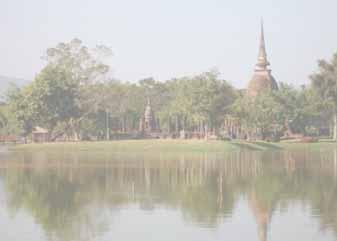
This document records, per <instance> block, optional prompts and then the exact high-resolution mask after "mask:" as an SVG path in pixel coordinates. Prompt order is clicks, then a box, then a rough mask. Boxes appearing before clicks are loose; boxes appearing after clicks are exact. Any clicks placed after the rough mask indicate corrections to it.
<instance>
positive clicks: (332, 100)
mask: <svg viewBox="0 0 337 241" xmlns="http://www.w3.org/2000/svg"><path fill="white" fill-rule="evenodd" d="M310 78H311V84H312V87H313V89H314V90H315V91H316V92H317V93H318V95H319V96H320V97H321V98H322V99H323V101H324V102H325V103H327V104H328V105H330V106H331V107H332V108H331V111H332V114H333V116H334V118H333V123H334V131H333V138H334V140H335V141H337V53H336V54H334V55H333V57H332V59H331V61H326V60H319V62H318V70H317V71H316V72H315V73H314V74H312V75H311V76H310Z"/></svg>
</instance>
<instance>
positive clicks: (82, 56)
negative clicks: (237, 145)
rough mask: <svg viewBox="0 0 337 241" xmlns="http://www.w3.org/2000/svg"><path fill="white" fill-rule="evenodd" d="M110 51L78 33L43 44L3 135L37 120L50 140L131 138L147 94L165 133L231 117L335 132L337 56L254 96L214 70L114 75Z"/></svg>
mask: <svg viewBox="0 0 337 241" xmlns="http://www.w3.org/2000/svg"><path fill="white" fill-rule="evenodd" d="M110 56H111V50H110V49H109V48H107V47H105V46H98V47H96V48H94V49H89V48H88V47H86V46H84V45H83V44H82V42H81V41H80V40H78V39H74V40H72V41H71V42H69V43H60V44H58V45H57V46H56V47H54V48H50V49H48V50H47V51H46V54H45V60H46V66H45V67H44V68H43V69H42V70H41V72H40V73H39V74H38V75H37V76H36V78H35V80H34V81H33V82H32V83H30V84H28V85H27V86H24V87H22V88H18V87H15V86H13V87H12V88H10V90H9V91H8V92H7V95H6V96H5V98H4V102H3V103H1V105H0V135H2V136H10V135H17V136H22V137H24V138H27V137H28V136H30V135H31V133H32V131H33V129H34V127H36V126H41V127H43V128H45V129H46V130H48V133H49V140H51V141H55V140H57V139H60V138H61V137H62V138H65V137H66V138H68V139H71V140H105V139H109V140H110V139H128V138H134V137H135V133H136V132H137V131H138V127H139V120H140V118H141V117H142V115H143V113H144V107H145V106H146V101H147V98H150V99H151V103H152V108H153V109H154V110H155V111H156V116H157V118H158V122H159V123H160V129H161V131H162V132H163V133H172V132H173V133H176V134H177V133H179V132H180V131H181V130H185V131H189V132H207V131H208V132H212V133H214V134H215V135H216V136H221V134H222V131H223V125H224V120H225V118H226V116H231V117H234V118H237V119H239V121H240V127H241V128H242V129H244V130H245V131H246V132H247V133H250V132H252V131H256V130H259V133H260V138H261V139H266V138H268V136H273V137H275V136H277V138H274V139H275V140H278V139H279V138H280V137H282V136H284V135H285V134H287V135H288V136H289V135H290V136H291V135H295V134H297V135H301V136H321V135H325V136H333V137H334V138H335V139H336V138H337V135H336V133H337V129H336V123H337V117H336V116H337V114H336V113H337V107H336V106H337V54H335V55H334V56H333V58H332V60H331V61H330V62H329V61H323V60H322V61H320V62H319V66H318V69H317V71H316V72H315V73H314V74H312V75H311V80H312V82H311V83H310V84H309V85H308V86H302V87H301V88H295V87H293V86H291V85H288V84H285V83H280V84H279V90H278V91H266V92H264V93H262V94H260V95H258V96H257V97H255V98H253V99H252V98H248V97H247V95H245V91H244V90H238V89H235V88H234V87H233V86H232V85H231V84H230V82H229V81H226V80H223V79H222V78H220V76H219V73H217V72H216V71H209V72H206V73H202V74H199V75H196V76H191V77H182V78H174V79H171V80H167V81H164V80H160V81H159V80H154V79H153V78H148V79H143V80H140V81H139V82H137V83H130V82H127V81H118V80H114V79H111V78H110V77H109V76H110V73H111V69H110V66H108V65H107V64H105V60H106V58H109V57H110ZM333 130H334V131H333ZM176 136H177V135H176ZM232 138H233V136H232ZM246 138H247V136H246ZM159 143H160V142H159Z"/></svg>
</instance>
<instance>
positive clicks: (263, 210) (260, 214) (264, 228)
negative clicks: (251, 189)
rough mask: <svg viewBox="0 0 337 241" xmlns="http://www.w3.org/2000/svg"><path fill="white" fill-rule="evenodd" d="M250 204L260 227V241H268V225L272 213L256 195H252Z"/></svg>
mask: <svg viewBox="0 0 337 241" xmlns="http://www.w3.org/2000/svg"><path fill="white" fill-rule="evenodd" d="M249 204H250V207H251V209H252V212H253V214H254V216H255V219H256V223H257V226H258V235H259V241H267V233H268V224H269V222H270V215H271V212H270V210H269V208H268V207H264V206H263V205H261V203H260V202H259V201H258V199H257V197H256V194H255V193H252V194H251V195H250V200H249Z"/></svg>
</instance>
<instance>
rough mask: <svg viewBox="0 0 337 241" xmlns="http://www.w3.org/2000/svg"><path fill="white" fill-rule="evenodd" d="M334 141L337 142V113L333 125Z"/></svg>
mask: <svg viewBox="0 0 337 241" xmlns="http://www.w3.org/2000/svg"><path fill="white" fill-rule="evenodd" d="M333 124H334V125H333V140H334V141H337V113H335V115H334V123H333Z"/></svg>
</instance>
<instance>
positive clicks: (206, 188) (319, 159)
mask: <svg viewBox="0 0 337 241" xmlns="http://www.w3.org/2000/svg"><path fill="white" fill-rule="evenodd" d="M58 158H60V159H62V161H59V159H58ZM333 158H334V153H331V152H324V153H320V152H317V151H316V152H311V153H308V152H307V151H301V152H297V151H294V152H291V153H284V152H273V153H272V152H265V153H262V152H246V151H243V152H236V153H232V154H230V155H220V154H207V155H206V154H184V155H182V154H179V155H178V156H177V155H172V156H171V155H158V154H152V155H151V154H149V155H146V156H142V155H133V154H130V155H127V156H126V155H118V154H114V155H113V154H104V153H93V154H88V153H85V152H84V153H70V154H67V155H66V154H64V153H63V154H61V156H60V155H59V154H55V153H54V154H50V155H49V154H48V155H47V154H43V153H42V154H41V153H40V154H39V155H35V154H29V155H26V154H22V155H21V156H20V157H16V160H21V161H16V162H10V164H8V163H7V164H6V165H8V166H9V168H7V169H3V170H2V171H1V172H0V176H1V178H3V179H4V182H5V185H6V191H7V194H8V197H9V198H8V204H9V206H10V207H11V209H12V211H13V212H15V211H16V210H18V209H20V208H23V209H25V210H27V211H28V212H30V213H31V215H32V216H33V217H34V218H35V220H36V222H37V223H39V224H40V225H41V226H42V228H43V229H44V230H45V232H46V234H48V235H49V237H51V239H57V240H91V239H92V238H93V237H94V236H96V235H97V234H99V233H102V232H104V231H106V230H108V224H109V223H110V218H112V217H111V215H107V210H118V208H119V207H120V206H122V205H129V204H137V205H139V207H140V208H141V209H146V210H153V209H156V208H158V207H166V208H172V209H177V210H180V211H181V212H182V214H183V216H184V218H185V220H187V221H192V222H193V223H200V224H202V225H205V224H207V225H210V226H216V225H217V224H218V223H219V222H221V221H222V219H223V218H225V217H227V216H230V215H231V214H232V212H233V209H234V206H235V203H236V202H237V200H238V199H239V198H240V197H243V196H245V197H247V198H248V202H249V205H250V208H251V210H252V212H253V214H254V216H255V218H256V222H257V225H258V232H259V238H260V240H267V230H268V227H270V221H271V218H272V214H273V212H274V210H275V209H277V208H279V207H281V206H282V207H284V208H286V207H287V204H288V203H291V202H293V201H301V202H305V203H307V204H309V205H310V206H311V207H312V209H311V210H314V212H316V213H313V214H314V215H315V216H316V217H320V221H321V223H322V227H324V228H325V227H328V226H329V227H331V226H333V227H334V229H335V230H336V233H337V204H336V203H337V202H336V199H337V193H336V192H337V189H336V179H335V177H336V171H335V169H334V168H332V167H335V162H334V159H333ZM79 163H81V164H79ZM13 165H14V166H13ZM11 166H13V167H12V168H11ZM15 167H16V168H15ZM18 167H20V168H18Z"/></svg>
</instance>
